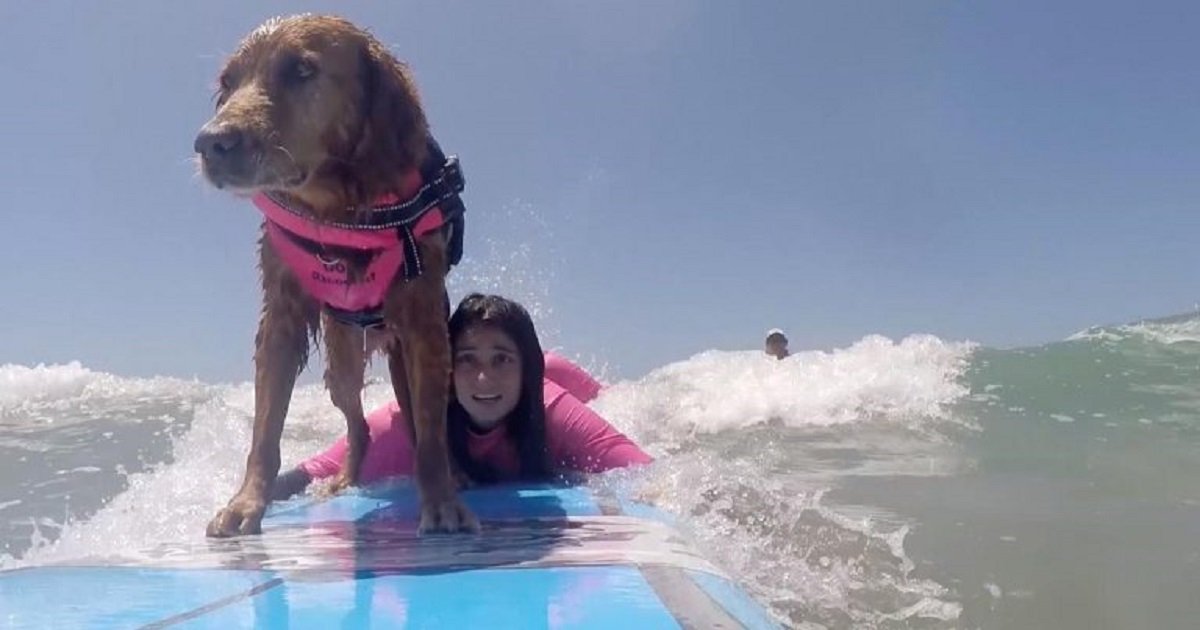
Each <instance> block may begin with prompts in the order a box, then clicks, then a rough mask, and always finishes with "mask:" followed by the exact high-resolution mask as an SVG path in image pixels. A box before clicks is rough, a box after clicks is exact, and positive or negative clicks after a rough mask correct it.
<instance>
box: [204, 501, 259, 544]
mask: <svg viewBox="0 0 1200 630" xmlns="http://www.w3.org/2000/svg"><path fill="white" fill-rule="evenodd" d="M266 511H267V502H266V500H265V499H264V498H263V497H262V496H261V495H255V494H251V493H238V495H237V496H235V497H233V498H232V499H230V500H229V505H226V506H225V507H224V508H222V509H221V511H220V512H217V515H216V516H214V517H213V519H212V520H211V521H209V523H208V529H207V531H206V532H205V533H206V534H207V535H208V537H209V538H228V537H230V536H241V535H245V534H260V533H262V517H263V513H264V512H266Z"/></svg>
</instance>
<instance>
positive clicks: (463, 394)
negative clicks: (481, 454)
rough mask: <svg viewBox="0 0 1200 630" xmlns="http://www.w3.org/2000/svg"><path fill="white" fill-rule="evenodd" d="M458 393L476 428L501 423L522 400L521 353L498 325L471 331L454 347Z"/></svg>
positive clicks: (488, 427)
mask: <svg viewBox="0 0 1200 630" xmlns="http://www.w3.org/2000/svg"><path fill="white" fill-rule="evenodd" d="M454 393H455V396H456V397H457V398H458V404H460V405H462V407H463V409H465V410H466V411H467V413H468V414H470V416H471V424H473V425H474V426H475V428H476V429H480V430H483V431H488V430H491V429H493V428H495V427H496V425H498V424H500V421H501V420H503V419H504V418H505V417H507V416H508V414H509V413H511V412H512V410H513V409H515V408H516V406H517V402H518V401H519V400H520V399H521V354H520V352H519V351H518V350H517V344H516V342H514V341H513V339H512V337H509V336H508V334H506V333H505V332H504V331H502V330H500V329H499V328H496V327H495V326H488V325H486V324H484V325H478V326H472V327H470V328H467V329H466V330H464V331H463V332H462V334H460V335H459V336H458V340H457V343H455V344H454Z"/></svg>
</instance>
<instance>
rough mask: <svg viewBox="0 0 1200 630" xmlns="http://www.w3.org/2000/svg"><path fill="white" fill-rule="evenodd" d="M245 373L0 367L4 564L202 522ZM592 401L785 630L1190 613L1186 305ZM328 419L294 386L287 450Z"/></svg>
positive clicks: (323, 431)
mask: <svg viewBox="0 0 1200 630" xmlns="http://www.w3.org/2000/svg"><path fill="white" fill-rule="evenodd" d="M252 390H253V388H252V386H251V385H250V384H247V383H240V384H218V383H202V382H197V381H189V380H179V379H171V378H155V379H137V378H125V377H122V376H120V375H114V374H105V373H100V372H96V371H92V370H89V369H88V368H87V367H86V366H82V365H79V364H77V363H72V364H67V365H52V366H21V365H4V366H0V566H3V567H4V568H11V567H17V566H26V565H31V564H39V563H46V562H54V561H61V560H68V559H71V558H78V557H85V556H89V555H98V554H101V553H103V554H121V553H126V552H127V553H134V552H136V551H138V550H143V549H147V548H150V547H154V546H156V545H159V544H161V543H167V542H178V541H181V540H194V539H198V538H200V537H202V536H203V530H204V524H205V523H206V522H207V520H208V518H209V517H210V516H211V515H212V514H213V512H214V510H216V509H217V508H218V507H219V506H220V505H223V503H224V501H225V500H226V499H228V497H229V496H230V494H231V493H232V492H233V490H234V489H235V488H236V487H237V484H238V482H239V481H240V475H241V474H242V465H243V461H244V457H245V449H246V446H247V444H248V443H249V431H250V422H251V416H252V411H253V409H252V408H253V395H252V394H253V391H252ZM389 393H390V391H389V386H388V385H387V384H386V383H382V382H374V383H372V384H371V385H369V386H368V388H367V391H366V394H365V399H366V402H367V404H368V405H375V404H380V403H382V402H384V401H385V400H386V399H387V397H388V396H389ZM593 405H594V407H595V408H597V409H598V410H600V411H601V412H602V413H603V414H604V415H605V416H606V417H608V418H609V419H610V420H611V421H612V422H613V423H614V424H616V425H617V426H618V427H620V428H621V429H622V430H624V431H625V432H626V433H628V434H629V435H631V436H632V437H634V438H636V439H637V440H639V441H640V442H641V443H642V444H643V445H644V446H645V447H646V448H647V450H649V451H650V452H651V453H652V454H654V455H655V456H657V457H658V458H659V461H658V462H657V463H656V464H655V465H654V466H653V467H651V468H650V469H649V470H646V471H644V472H641V473H637V474H635V475H630V474H626V473H619V474H616V475H612V476H609V477H604V478H600V479H598V480H596V481H594V482H593V483H598V484H606V483H612V484H621V485H623V486H627V487H629V486H631V487H632V489H633V491H634V492H636V493H637V494H638V495H639V496H640V497H642V498H644V499H646V500H651V501H654V502H655V503H657V504H658V505H660V506H662V507H664V508H665V509H667V510H668V511H670V512H672V513H673V514H675V515H676V516H677V517H678V518H679V521H680V523H681V525H682V526H683V527H684V528H685V529H686V530H687V532H688V533H689V534H690V535H691V536H692V537H693V538H694V539H695V540H696V542H697V544H698V545H699V546H700V548H701V549H702V550H703V551H704V552H705V553H706V554H707V555H708V556H709V557H710V558H711V559H712V560H713V561H715V562H717V563H718V564H719V565H721V566H722V567H723V568H725V569H726V570H727V571H728V572H730V574H732V575H733V576H735V577H736V578H737V579H738V580H739V581H740V582H741V583H742V584H743V585H744V586H745V588H746V589H747V590H748V591H749V592H750V593H751V594H752V595H753V596H754V597H756V598H757V599H758V600H760V601H761V602H762V603H763V604H764V605H766V606H767V607H768V608H769V609H770V610H771V611H772V613H773V614H775V615H776V616H777V617H778V618H779V619H780V620H781V621H782V622H783V623H784V624H785V625H788V626H791V627H800V628H821V627H824V628H1190V627H1196V625H1197V623H1198V622H1197V621H1196V620H1197V619H1200V597H1197V595H1200V316H1196V315H1189V316H1181V317H1176V318H1170V319H1164V320H1159V321H1152V322H1143V323H1138V324H1134V325H1126V326H1112V327H1099V328H1091V329H1087V330H1084V331H1082V332H1080V333H1079V334H1076V335H1073V336H1072V337H1071V338H1069V339H1066V340H1063V341H1059V342H1055V343H1050V344H1046V345H1042V346H1038V347H1032V348H1020V349H1006V350H998V349H991V348H986V347H980V346H977V345H975V344H972V343H968V342H960V341H954V340H944V339H938V338H936V337H931V336H912V337H907V338H904V339H886V338H883V337H879V336H867V337H864V338H862V339H861V340H859V341H858V342H856V343H854V344H852V345H850V346H848V347H845V348H839V349H835V350H832V351H820V352H818V351H811V352H799V353H797V354H795V355H793V356H792V357H791V358H789V359H787V360H785V361H782V362H776V361H774V360H771V359H768V358H766V357H764V356H762V355H761V354H760V353H758V352H721V351H709V352H704V353H701V354H698V355H696V356H693V357H691V358H688V359H686V360H683V361H679V362H677V363H672V364H669V365H664V366H662V367H660V368H658V369H655V370H653V371H651V372H650V373H648V374H646V375H644V376H642V377H641V378H637V379H633V380H629V381H622V382H617V383H613V384H612V385H611V386H610V387H609V388H608V389H607V390H606V391H605V392H604V393H603V394H602V395H601V396H600V398H599V399H597V400H596V401H595V402H594V403H593ZM341 429H342V423H341V420H340V417H339V416H338V414H337V412H336V411H335V410H334V408H333V407H332V405H331V404H330V403H329V402H328V397H327V395H326V393H325V392H324V391H323V390H322V389H321V388H320V387H319V386H316V385H312V386H306V387H301V388H299V389H298V390H297V392H296V394H295V396H294V402H293V404H292V406H291V411H290V415H289V419H288V423H287V428H286V431H285V437H284V443H283V454H284V464H285V466H287V465H290V464H293V463H295V462H296V461H298V460H299V459H300V458H302V457H303V456H304V455H306V454H308V453H311V452H314V451H315V450H317V449H318V448H320V447H321V446H323V445H324V444H326V443H327V442H329V441H330V440H332V439H334V438H335V437H336V436H337V435H338V434H339V432H340V431H341Z"/></svg>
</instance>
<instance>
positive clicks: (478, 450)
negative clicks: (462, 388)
mask: <svg viewBox="0 0 1200 630" xmlns="http://www.w3.org/2000/svg"><path fill="white" fill-rule="evenodd" d="M545 360H546V380H545V383H544V385H545V392H544V393H545V402H546V446H547V448H548V449H549V451H550V465H551V469H552V470H553V471H555V472H584V473H597V472H604V471H606V470H610V469H613V468H622V467H625V466H630V465H634V464H648V463H650V462H651V461H653V459H652V458H651V457H650V456H649V455H647V454H646V453H645V452H643V451H642V449H641V448H639V447H638V445H637V444H635V443H634V442H633V440H630V439H629V438H627V437H625V435H624V434H623V433H621V432H620V431H618V430H616V429H615V428H613V426H612V425H610V424H609V423H608V422H607V421H606V420H605V419H604V418H602V417H600V416H599V415H598V414H597V413H596V412H594V411H592V410H591V408H589V407H588V406H587V405H586V404H584V403H585V402H586V401H590V400H592V399H594V398H595V397H596V395H597V394H598V393H599V392H600V388H601V386H600V383H598V382H597V381H596V380H595V379H593V378H592V377H591V376H590V375H588V373H587V372H585V371H584V370H583V369H582V368H580V367H579V366H577V365H575V364H574V363H571V362H570V361H568V360H566V359H564V358H562V357H560V356H558V355H555V354H553V353H549V352H547V353H546V357H545ZM367 426H368V428H369V430H370V435H371V438H370V442H369V443H368V446H367V454H366V456H365V457H364V458H363V463H362V469H361V470H360V472H359V481H360V482H362V483H370V482H372V481H376V480H379V479H383V478H385V477H391V476H395V475H406V476H411V475H412V474H413V448H412V444H411V443H410V440H409V435H408V430H407V429H406V428H405V426H404V422H403V418H402V417H401V412H400V408H399V405H398V404H397V403H396V402H394V401H393V402H391V403H388V404H386V405H384V406H382V407H380V408H378V409H376V410H375V411H373V412H371V413H370V415H368V416H367ZM467 449H468V451H469V452H470V453H471V457H472V458H474V459H476V460H478V461H482V462H485V463H487V464H488V465H489V466H491V467H492V468H493V469H494V470H496V471H497V472H498V473H500V475H501V476H502V477H503V478H506V479H513V478H516V477H517V476H518V474H519V473H520V459H519V458H518V456H517V451H516V448H515V447H514V445H513V444H512V442H510V441H509V440H508V434H507V430H506V427H505V426H504V425H500V426H499V427H496V428H495V429H493V430H492V431H489V432H488V433H486V434H483V435H477V434H475V433H472V432H467ZM345 457H346V438H345V437H342V438H340V439H338V441H337V442H335V443H334V444H333V445H332V446H330V447H329V448H328V449H326V450H325V451H324V452H323V453H319V454H317V455H314V456H313V457H310V458H308V459H306V460H305V461H303V462H301V464H300V466H299V468H300V469H301V470H303V471H304V472H305V473H307V474H308V476H309V477H311V478H313V479H323V478H325V477H331V476H333V475H336V474H337V473H338V471H340V470H341V468H342V462H344V461H345Z"/></svg>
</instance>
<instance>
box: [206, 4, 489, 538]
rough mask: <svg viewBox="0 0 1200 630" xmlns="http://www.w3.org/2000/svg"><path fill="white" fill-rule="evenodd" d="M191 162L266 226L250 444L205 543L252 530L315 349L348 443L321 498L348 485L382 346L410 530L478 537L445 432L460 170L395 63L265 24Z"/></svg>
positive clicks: (224, 75)
mask: <svg viewBox="0 0 1200 630" xmlns="http://www.w3.org/2000/svg"><path fill="white" fill-rule="evenodd" d="M195 150H196V153H197V154H198V156H199V157H198V159H199V163H200V170H201V171H202V172H203V174H204V177H205V178H206V179H207V180H208V181H209V182H210V183H211V184H213V185H214V186H216V187H217V188H220V189H224V190H228V191H231V192H233V193H235V194H237V195H240V196H244V197H249V198H250V199H251V200H252V201H253V203H254V205H256V206H258V208H259V210H261V211H262V212H263V215H264V222H263V235H262V238H261V239H260V241H259V250H260V258H259V266H260V269H261V272H262V291H263V305H262V315H261V318H260V319H259V325H258V333H257V335H256V337H255V351H254V363H255V373H254V428H253V438H252V442H251V444H250V453H249V456H248V457H247V459H246V473H245V477H244V480H243V482H242V486H241V489H240V490H238V492H237V494H236V495H234V497H233V498H232V499H230V501H229V503H228V505H226V506H225V507H224V508H223V509H222V510H220V512H218V514H217V515H216V517H214V518H213V519H212V521H211V522H210V523H209V525H208V535H209V536H214V537H224V536H234V535H239V534H252V533H258V532H260V531H261V521H262V516H263V512H264V511H265V509H266V506H267V503H268V501H269V499H270V496H271V488H272V484H273V483H274V481H275V477H276V474H277V473H278V472H279V466H280V454H279V441H280V437H281V435H282V432H283V424H284V418H285V416H286V415H287V411H288V403H289V402H290V400H291V396H292V389H293V387H294V386H295V382H296V377H297V376H298V375H299V373H300V371H301V370H302V369H303V368H304V365H305V363H306V362H307V359H308V351H309V341H310V338H311V339H312V341H313V342H314V343H315V342H316V341H317V340H318V339H319V337H318V335H322V336H323V338H324V343H325V350H326V355H327V361H326V362H327V369H326V371H325V385H326V387H327V388H328V389H329V392H330V397H331V398H332V400H333V404H334V406H336V407H337V408H338V409H339V410H340V411H341V412H342V413H343V414H344V415H345V417H346V428H347V436H348V442H349V449H348V455H347V460H346V462H345V466H344V468H343V469H342V472H341V475H339V477H338V478H337V479H336V480H335V483H334V490H335V491H336V490H340V489H343V488H345V487H346V486H348V485H352V484H354V483H355V482H356V480H357V474H358V469H359V465H360V464H361V462H362V459H363V454H364V452H365V450H366V446H367V440H368V432H367V424H366V420H365V419H364V416H363V408H362V388H363V380H364V372H365V370H366V365H367V362H368V360H369V359H370V357H371V355H372V353H373V352H374V351H377V350H379V351H382V352H384V353H385V354H386V355H387V362H388V368H389V371H390V373H391V379H392V386H393V389H395V393H396V399H397V400H398V401H399V403H400V405H401V408H402V409H403V411H404V417H405V418H406V419H407V421H408V423H409V429H410V430H411V431H412V432H413V440H414V441H413V444H414V445H415V449H416V453H415V455H416V482H417V486H418V489H419V495H420V502H421V520H420V531H421V532H429V531H459V530H472V531H477V530H478V527H479V524H478V521H477V520H476V518H475V516H474V515H473V514H472V513H471V512H470V511H469V510H468V509H467V508H466V507H465V506H464V505H463V504H462V502H461V501H460V500H459V498H458V494H457V487H456V484H455V482H454V478H453V477H452V471H451V466H450V458H449V454H448V452H447V446H446V430H445V423H446V405H447V397H448V395H449V387H450V382H449V379H450V370H451V358H450V342H449V338H448V333H447V329H446V317H447V312H446V309H447V308H448V301H447V295H446V287H445V278H446V274H447V272H448V271H449V267H450V265H452V264H454V263H455V262H457V258H458V256H459V255H460V254H461V250H460V249H459V250H458V251H455V250H456V248H460V247H461V242H462V229H461V226H462V223H461V212H462V209H463V207H462V203H461V201H460V200H459V198H458V195H457V193H458V191H460V190H461V189H462V180H461V173H460V172H459V171H457V162H456V161H455V160H453V159H450V160H447V159H446V158H445V157H444V156H443V155H442V154H441V151H440V149H439V148H438V147H437V144H436V142H434V141H433V140H432V137H431V136H430V132H429V125H428V122H427V121H426V118H425V113H424V111H423V110H422V108H421V103H420V100H419V98H418V95H417V91H416V87H415V85H414V83H413V80H412V77H411V76H410V72H409V69H408V67H407V66H406V65H405V64H403V63H401V62H400V61H398V60H397V59H395V58H394V57H393V56H392V55H391V54H390V53H389V52H388V51H387V49H386V48H385V47H384V46H383V45H382V44H380V43H379V42H378V41H377V40H376V39H375V38H374V37H372V36H371V35H369V34H368V33H367V32H365V31H363V30H362V29H360V28H358V27H356V26H355V25H353V24H351V23H350V22H348V21H346V20H344V19H341V18H337V17H330V16H313V15H300V16H293V17H285V18H275V19H271V20H268V21H267V22H265V23H264V24H262V25H261V26H259V27H258V28H257V29H255V30H254V31H253V32H251V33H250V34H249V35H247V36H246V38H245V39H244V40H243V41H242V42H241V44H240V45H239V46H238V48H237V50H236V51H235V52H234V53H233V54H232V55H231V56H230V58H229V59H228V60H227V61H226V63H225V67H224V68H223V69H222V71H221V74H220V83H219V86H218V88H217V94H216V113H215V115H214V116H213V117H212V119H211V120H209V121H208V122H207V123H206V124H205V125H204V126H203V127H202V128H201V129H200V132H199V134H198V135H197V136H196V140H195Z"/></svg>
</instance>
